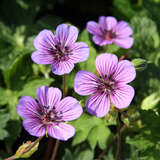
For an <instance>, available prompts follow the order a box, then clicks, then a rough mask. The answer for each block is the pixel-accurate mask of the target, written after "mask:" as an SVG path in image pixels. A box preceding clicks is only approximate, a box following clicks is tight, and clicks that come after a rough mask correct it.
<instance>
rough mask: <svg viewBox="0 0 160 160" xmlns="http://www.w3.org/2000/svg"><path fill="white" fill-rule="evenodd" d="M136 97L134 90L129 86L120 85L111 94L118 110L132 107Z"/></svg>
mask: <svg viewBox="0 0 160 160" xmlns="http://www.w3.org/2000/svg"><path fill="white" fill-rule="evenodd" d="M133 97H134V88H133V87H131V86H129V85H119V86H117V87H116V89H115V91H114V92H113V93H111V100H112V103H113V104H114V106H115V107H116V108H119V109H122V108H126V107H128V106H129V105H130V103H131V101H132V99H133Z"/></svg>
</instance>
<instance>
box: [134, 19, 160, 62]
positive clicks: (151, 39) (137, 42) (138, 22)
mask: <svg viewBox="0 0 160 160" xmlns="http://www.w3.org/2000/svg"><path fill="white" fill-rule="evenodd" d="M144 26H145V27H144ZM131 27H132V29H133V33H134V34H133V38H134V45H133V47H132V49H131V50H132V51H133V52H134V54H136V56H139V57H143V58H145V59H147V60H151V59H152V60H154V59H155V54H154V50H156V49H157V48H158V47H159V42H160V38H159V34H158V32H157V26H156V23H155V22H154V21H153V20H152V19H150V18H148V17H144V16H134V17H133V18H132V19H131Z"/></svg>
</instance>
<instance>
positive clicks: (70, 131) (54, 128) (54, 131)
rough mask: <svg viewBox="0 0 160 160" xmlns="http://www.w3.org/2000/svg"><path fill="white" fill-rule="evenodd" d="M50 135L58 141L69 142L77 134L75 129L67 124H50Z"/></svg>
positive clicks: (48, 130)
mask: <svg viewBox="0 0 160 160" xmlns="http://www.w3.org/2000/svg"><path fill="white" fill-rule="evenodd" d="M47 132H48V134H49V135H50V136H51V137H53V138H55V139H58V140H62V141H67V140H68V139H69V138H71V137H73V136H74V134H75V129H74V128H73V127H72V126H71V125H69V124H66V123H57V124H49V125H48V126H47Z"/></svg>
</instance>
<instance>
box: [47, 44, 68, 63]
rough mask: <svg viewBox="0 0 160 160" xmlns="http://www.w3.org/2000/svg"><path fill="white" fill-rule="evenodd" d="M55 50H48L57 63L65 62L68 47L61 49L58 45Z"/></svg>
mask: <svg viewBox="0 0 160 160" xmlns="http://www.w3.org/2000/svg"><path fill="white" fill-rule="evenodd" d="M54 47H55V48H50V50H49V51H50V53H51V54H52V55H53V56H54V57H55V60H57V61H64V60H67V58H68V56H69V55H70V53H69V47H68V46H65V47H61V43H58V44H57V45H55V46H54Z"/></svg>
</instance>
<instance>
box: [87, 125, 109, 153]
mask: <svg viewBox="0 0 160 160" xmlns="http://www.w3.org/2000/svg"><path fill="white" fill-rule="evenodd" d="M95 135H96V136H95ZM109 138H111V132H110V130H109V129H108V127H107V126H105V125H103V124H100V125H98V126H95V127H94V128H92V130H91V131H90V132H89V136H88V142H89V144H90V147H91V148H92V149H94V148H95V147H96V144H97V143H98V145H99V147H100V148H101V149H102V150H103V149H105V148H106V145H107V142H108V139H109Z"/></svg>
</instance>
